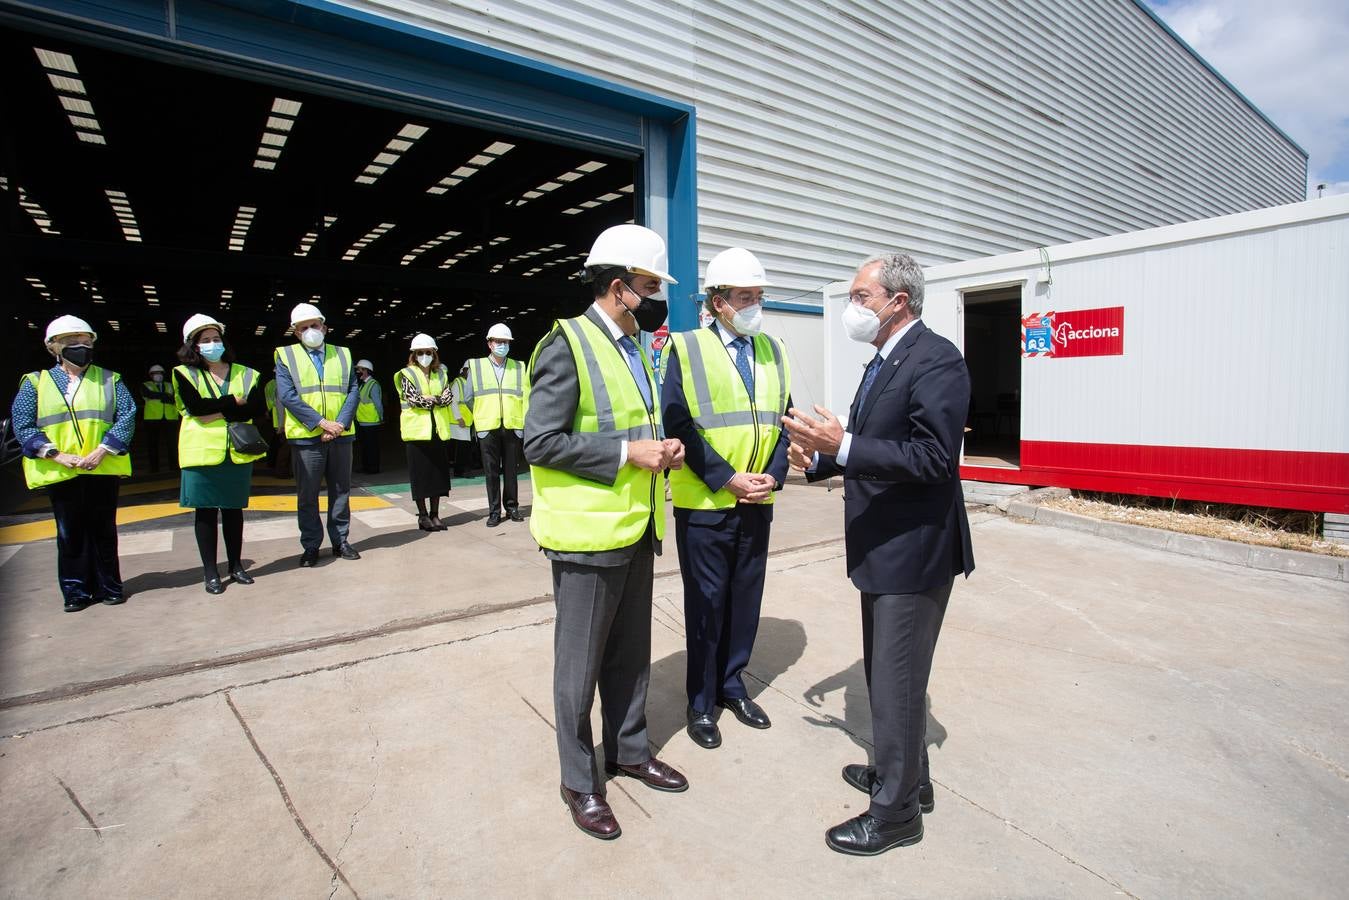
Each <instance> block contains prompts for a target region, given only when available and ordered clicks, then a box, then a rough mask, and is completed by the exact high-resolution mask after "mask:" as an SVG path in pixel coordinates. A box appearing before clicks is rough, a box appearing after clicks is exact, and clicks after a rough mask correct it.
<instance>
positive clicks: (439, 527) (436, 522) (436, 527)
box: [431, 516, 450, 531]
mask: <svg viewBox="0 0 1349 900" xmlns="http://www.w3.org/2000/svg"><path fill="white" fill-rule="evenodd" d="M449 527H450V526H448V525H446V524H445V523H444V522H442V521H440V516H432V517H431V530H432V531H448V530H449Z"/></svg>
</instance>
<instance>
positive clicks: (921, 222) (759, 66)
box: [345, 0, 1306, 299]
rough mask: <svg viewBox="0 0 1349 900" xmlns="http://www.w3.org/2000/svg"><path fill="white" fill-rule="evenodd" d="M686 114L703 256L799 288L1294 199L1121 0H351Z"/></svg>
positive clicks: (1174, 52) (1281, 176)
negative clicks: (723, 253) (763, 271)
mask: <svg viewBox="0 0 1349 900" xmlns="http://www.w3.org/2000/svg"><path fill="white" fill-rule="evenodd" d="M345 2H346V3H347V4H348V5H350V6H353V7H357V8H360V9H363V10H367V11H374V12H378V13H381V14H384V15H387V16H390V17H393V18H397V19H401V20H404V21H409V22H412V23H415V24H417V25H420V26H423V27H426V28H429V29H433V30H438V31H442V32H446V33H449V34H452V35H455V36H457V37H461V38H463V39H466V40H471V41H474V42H477V43H481V44H484V45H487V46H491V47H495V48H499V49H503V50H507V51H510V52H514V53H518V54H521V55H523V56H526V57H530V58H533V59H537V60H540V61H544V62H548V63H552V64H555V65H558V66H560V67H563V68H566V69H569V70H572V71H576V72H581V73H585V74H588V75H593V76H596V77H599V78H603V79H607V80H609V81H613V82H617V83H620V84H626V85H630V86H633V87H638V88H641V89H643V90H647V91H650V92H653V93H657V94H661V95H665V96H668V97H671V98H675V99H679V100H683V101H685V102H688V103H691V104H693V105H695V107H696V108H697V111H698V154H699V156H698V189H699V210H698V213H699V244H700V250H699V253H700V256H701V261H702V263H703V264H704V265H705V264H706V261H707V260H708V259H709V258H710V257H711V256H712V255H713V254H715V253H716V252H718V251H720V250H722V249H724V248H725V247H727V246H730V245H734V244H739V245H744V246H746V247H749V248H750V249H752V250H753V251H754V252H755V253H756V254H758V255H759V257H760V258H761V259H762V260H763V262H764V263H765V265H766V266H767V267H768V270H769V272H770V274H771V276H772V277H773V279H774V281H775V282H776V284H777V285H778V286H777V287H776V288H775V289H774V290H773V291H771V292H770V296H772V297H776V298H785V297H787V296H788V295H791V294H795V293H798V292H811V293H813V294H814V297H813V298H805V299H817V298H818V293H816V292H818V291H819V289H820V287H821V285H822V284H823V283H824V282H827V281H831V280H834V279H839V278H846V277H850V276H851V273H852V269H853V267H854V265H855V264H856V263H857V261H858V260H859V259H860V258H862V257H863V256H864V255H866V254H868V253H869V252H871V251H874V250H876V249H886V248H896V247H897V248H903V249H908V250H910V251H912V252H914V253H915V255H916V256H917V257H918V258H919V260H920V261H922V262H923V263H925V264H933V263H940V262H945V261H952V260H961V259H970V258H974V257H980V256H986V255H989V254H995V253H1001V252H1006V251H1009V250H1015V249H1021V248H1026V247H1034V246H1040V245H1048V244H1055V243H1062V242H1065V241H1072V240H1078V239H1082V238H1088V237H1093V236H1098V235H1105V234H1116V233H1119V232H1125V231H1133V230H1137V229H1140V228H1146V227H1149V226H1154V225H1160V224H1166V223H1171V222H1182V221H1189V220H1193V219H1200V218H1204V217H1207V216H1214V215H1220V214H1224V213H1230V212H1236V211H1240V210H1246V209H1255V208H1260V207H1265V206H1271V205H1276V204H1280V203H1288V202H1293V201H1296V200H1300V199H1301V198H1302V196H1303V194H1304V191H1305V178H1306V164H1305V159H1304V157H1303V156H1302V155H1301V153H1300V152H1299V151H1298V150H1297V149H1296V148H1295V147H1294V146H1292V145H1291V144H1290V143H1289V142H1288V141H1287V140H1286V139H1284V138H1283V137H1282V136H1281V135H1280V134H1279V133H1278V132H1277V131H1276V130H1275V129H1273V128H1272V127H1271V126H1270V125H1269V124H1268V123H1266V122H1265V121H1264V120H1263V119H1262V118H1261V117H1260V116H1259V115H1257V114H1256V113H1255V112H1254V111H1252V110H1251V109H1250V107H1248V106H1247V105H1246V104H1245V103H1244V102H1243V101H1242V100H1241V99H1240V98H1239V97H1237V96H1236V95H1235V94H1234V93H1233V92H1232V91H1231V90H1230V89H1229V88H1228V87H1227V86H1226V85H1224V84H1222V83H1221V82H1220V81H1219V80H1218V79H1217V78H1215V77H1214V76H1213V74H1212V73H1211V72H1209V71H1208V70H1207V69H1206V68H1205V67H1204V66H1203V65H1202V64H1200V63H1199V62H1198V61H1197V60H1196V59H1195V58H1194V57H1193V56H1191V55H1190V53H1189V52H1188V51H1186V50H1185V49H1184V48H1183V47H1181V46H1180V45H1179V44H1177V43H1176V41H1175V40H1174V39H1173V38H1171V36H1170V35H1168V34H1167V33H1166V32H1165V31H1164V30H1163V29H1162V28H1161V27H1160V26H1158V25H1157V23H1156V22H1154V21H1153V20H1152V19H1151V18H1150V17H1149V16H1148V15H1147V14H1146V13H1145V12H1143V11H1142V10H1141V9H1139V8H1138V7H1137V6H1136V5H1135V4H1134V3H1133V2H1131V0H1090V2H1086V3H1082V2H1078V0H1017V2H1006V0H966V2H924V0H854V2H846V3H844V2H838V3H834V4H830V3H825V2H819V0H735V2H731V0H699V2H690V0H684V2H678V0H675V2H659V3H656V2H647V3H630V2H622V0H565V2H559V0H494V2H491V3H487V2H450V0H441V2H431V0H345Z"/></svg>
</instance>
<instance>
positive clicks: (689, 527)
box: [675, 507, 772, 712]
mask: <svg viewBox="0 0 1349 900" xmlns="http://www.w3.org/2000/svg"><path fill="white" fill-rule="evenodd" d="M709 520H711V521H709ZM771 526H772V521H771V519H770V518H769V516H768V515H767V514H766V513H765V511H764V510H762V509H759V508H755V507H737V508H733V509H730V510H727V511H725V512H724V513H722V512H721V511H717V512H715V513H708V512H703V511H697V510H687V509H676V510H675V539H676V542H677V546H678V547H679V571H680V573H681V574H682V576H683V579H684V633H685V635H686V637H685V643H686V645H687V648H688V674H687V677H686V683H685V687H686V689H687V691H688V697H689V706H691V707H693V709H694V710H696V711H698V712H711V711H712V709H713V707H714V706H716V703H717V701H718V700H723V699H739V698H743V697H746V696H748V695H747V694H746V693H745V684H744V682H743V681H742V680H741V678H740V673H741V672H743V671H744V670H745V666H747V665H748V664H749V658H750V654H751V653H752V652H753V650H754V638H755V636H756V635H757V634H758V632H759V608H760V606H761V604H762V601H763V585H764V573H765V572H766V571H767V569H768V533H769V529H770V527H771Z"/></svg>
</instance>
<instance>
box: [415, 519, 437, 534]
mask: <svg viewBox="0 0 1349 900" xmlns="http://www.w3.org/2000/svg"><path fill="white" fill-rule="evenodd" d="M417 527H418V528H420V529H421V530H422V531H435V530H436V526H434V525H432V524H431V517H430V516H418V517H417Z"/></svg>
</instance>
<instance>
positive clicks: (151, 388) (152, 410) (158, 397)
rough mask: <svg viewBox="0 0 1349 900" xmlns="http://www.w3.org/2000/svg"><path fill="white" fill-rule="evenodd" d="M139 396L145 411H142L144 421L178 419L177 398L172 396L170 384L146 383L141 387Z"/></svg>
mask: <svg viewBox="0 0 1349 900" xmlns="http://www.w3.org/2000/svg"><path fill="white" fill-rule="evenodd" d="M141 396H142V397H143V398H144V400H145V409H144V410H143V411H142V415H143V416H144V418H145V421H147V422H158V421H160V420H161V419H176V418H178V406H177V397H176V396H174V390H173V384H172V383H170V382H168V381H160V382H155V381H147V382H145V384H143V385H141Z"/></svg>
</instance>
